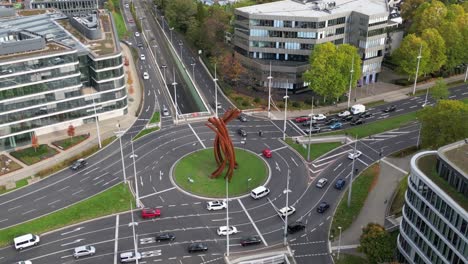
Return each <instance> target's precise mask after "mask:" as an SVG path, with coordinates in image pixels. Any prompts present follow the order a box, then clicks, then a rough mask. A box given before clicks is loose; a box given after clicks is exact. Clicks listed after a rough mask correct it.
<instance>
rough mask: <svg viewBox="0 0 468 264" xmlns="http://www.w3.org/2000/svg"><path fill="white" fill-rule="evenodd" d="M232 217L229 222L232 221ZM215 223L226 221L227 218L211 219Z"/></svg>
mask: <svg viewBox="0 0 468 264" xmlns="http://www.w3.org/2000/svg"><path fill="white" fill-rule="evenodd" d="M231 219H232V217H229V220H231ZM211 221H213V222H221V221H226V218H221V219H211Z"/></svg>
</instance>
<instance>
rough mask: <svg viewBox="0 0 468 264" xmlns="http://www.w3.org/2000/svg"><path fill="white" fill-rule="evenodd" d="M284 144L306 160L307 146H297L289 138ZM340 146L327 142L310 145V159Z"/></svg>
mask: <svg viewBox="0 0 468 264" xmlns="http://www.w3.org/2000/svg"><path fill="white" fill-rule="evenodd" d="M286 143H287V144H288V145H289V146H290V147H292V148H293V149H295V150H296V151H297V152H299V153H300V154H301V155H302V157H303V158H304V159H305V160H307V145H305V146H306V147H305V148H304V145H302V144H297V143H296V142H295V141H294V140H292V139H291V138H287V139H286ZM339 146H341V143H339V142H327V143H317V144H311V145H310V159H311V160H314V159H316V158H318V157H320V156H321V155H323V154H325V153H327V152H328V151H330V150H332V149H335V148H337V147H339Z"/></svg>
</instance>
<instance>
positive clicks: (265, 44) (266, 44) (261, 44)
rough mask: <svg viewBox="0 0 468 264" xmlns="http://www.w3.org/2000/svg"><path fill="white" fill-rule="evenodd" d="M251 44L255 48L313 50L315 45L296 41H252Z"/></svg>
mask: <svg viewBox="0 0 468 264" xmlns="http://www.w3.org/2000/svg"><path fill="white" fill-rule="evenodd" d="M249 46H250V47H254V48H276V49H290V50H311V49H312V48H313V47H314V44H305V43H296V42H272V41H250V43H249Z"/></svg>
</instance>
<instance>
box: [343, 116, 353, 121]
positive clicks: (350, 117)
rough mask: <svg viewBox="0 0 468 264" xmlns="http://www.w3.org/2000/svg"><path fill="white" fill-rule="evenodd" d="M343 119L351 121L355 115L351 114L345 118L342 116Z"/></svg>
mask: <svg viewBox="0 0 468 264" xmlns="http://www.w3.org/2000/svg"><path fill="white" fill-rule="evenodd" d="M341 120H342V121H351V120H353V116H352V115H349V116H345V117H343V118H341Z"/></svg>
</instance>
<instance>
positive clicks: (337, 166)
mask: <svg viewBox="0 0 468 264" xmlns="http://www.w3.org/2000/svg"><path fill="white" fill-rule="evenodd" d="M341 165H343V162H341V163H340V164H338V166H336V168H334V169H333V171H336V170H337V169H338V168H339V167H340V166H341Z"/></svg>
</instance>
